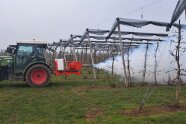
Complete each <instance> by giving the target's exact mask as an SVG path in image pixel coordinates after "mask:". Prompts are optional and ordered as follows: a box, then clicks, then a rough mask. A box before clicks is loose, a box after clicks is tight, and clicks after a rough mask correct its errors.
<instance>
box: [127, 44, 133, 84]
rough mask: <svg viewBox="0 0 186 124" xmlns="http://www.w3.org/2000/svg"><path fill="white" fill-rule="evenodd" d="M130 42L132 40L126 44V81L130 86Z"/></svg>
mask: <svg viewBox="0 0 186 124" xmlns="http://www.w3.org/2000/svg"><path fill="white" fill-rule="evenodd" d="M131 44H132V41H131V42H130V44H129V46H128V51H127V71H128V83H129V86H130V87H131V86H132V82H131V73H130V48H131Z"/></svg>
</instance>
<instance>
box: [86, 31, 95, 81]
mask: <svg viewBox="0 0 186 124" xmlns="http://www.w3.org/2000/svg"><path fill="white" fill-rule="evenodd" d="M87 32H88V29H87ZM87 37H88V44H89V47H90V57H91V61H92V69H93V73H94V79H97V77H96V70H95V68H94V58H93V52H92V47H91V41H90V37H89V33H87Z"/></svg>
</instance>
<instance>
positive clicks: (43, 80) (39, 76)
mask: <svg viewBox="0 0 186 124" xmlns="http://www.w3.org/2000/svg"><path fill="white" fill-rule="evenodd" d="M50 76H51V71H50V69H49V68H48V67H47V66H45V65H43V64H36V65H33V66H31V67H30V68H29V69H28V71H27V72H26V75H25V79H26V82H27V83H28V85H30V86H32V87H44V86H46V85H47V84H48V82H49V79H50Z"/></svg>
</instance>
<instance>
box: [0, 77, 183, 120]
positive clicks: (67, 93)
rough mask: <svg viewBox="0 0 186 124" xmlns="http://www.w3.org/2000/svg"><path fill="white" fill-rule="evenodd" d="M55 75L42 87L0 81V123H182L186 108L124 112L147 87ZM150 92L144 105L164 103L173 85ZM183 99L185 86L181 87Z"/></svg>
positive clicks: (170, 99)
mask: <svg viewBox="0 0 186 124" xmlns="http://www.w3.org/2000/svg"><path fill="white" fill-rule="evenodd" d="M67 79H68V80H65V79H64V77H54V78H53V79H52V80H51V83H50V84H49V86H47V87H45V88H31V87H28V86H27V85H26V84H25V83H23V82H14V81H5V82H2V83H1V84H0V123H1V124H12V123H14V124H24V123H28V124H56V123H59V124H63V123H64V124H86V123H91V124H92V123H93V124H94V123H95V124H97V123H103V124H120V123H121V124H123V123H126V124H131V123H132V124H140V123H142V124H149V123H150V124H160V123H165V124H177V123H178V124H185V123H186V112H183V111H178V112H169V113H158V114H151V115H146V116H128V115H123V114H122V111H123V110H125V109H132V108H137V107H138V106H139V102H140V100H141V99H142V98H143V96H144V93H145V92H146V89H147V87H146V86H143V87H139V86H138V87H132V88H128V89H126V88H123V87H122V85H121V83H120V82H116V81H115V83H116V84H117V86H116V88H112V87H111V85H112V82H111V81H110V80H109V81H106V79H99V80H97V81H93V80H90V79H89V80H85V79H81V78H77V80H74V76H72V77H68V78H67ZM152 90H153V94H152V96H150V97H149V99H148V101H147V102H146V106H166V105H169V104H173V103H174V100H175V87H174V86H157V87H155V89H154V87H150V91H152ZM180 101H181V104H184V103H186V87H185V86H184V87H183V88H182V91H181V98H180Z"/></svg>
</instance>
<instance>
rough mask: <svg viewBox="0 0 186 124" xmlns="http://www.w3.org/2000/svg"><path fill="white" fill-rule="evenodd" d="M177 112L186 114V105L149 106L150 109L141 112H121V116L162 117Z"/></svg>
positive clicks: (132, 110) (137, 110) (134, 110)
mask: <svg viewBox="0 0 186 124" xmlns="http://www.w3.org/2000/svg"><path fill="white" fill-rule="evenodd" d="M176 112H186V105H184V106H180V107H178V106H176V105H167V106H165V105H164V106H148V107H144V108H143V109H142V110H141V111H139V109H138V108H136V109H124V110H122V111H121V114H122V115H127V116H133V117H137V116H149V115H161V114H168V113H176Z"/></svg>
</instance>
